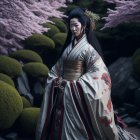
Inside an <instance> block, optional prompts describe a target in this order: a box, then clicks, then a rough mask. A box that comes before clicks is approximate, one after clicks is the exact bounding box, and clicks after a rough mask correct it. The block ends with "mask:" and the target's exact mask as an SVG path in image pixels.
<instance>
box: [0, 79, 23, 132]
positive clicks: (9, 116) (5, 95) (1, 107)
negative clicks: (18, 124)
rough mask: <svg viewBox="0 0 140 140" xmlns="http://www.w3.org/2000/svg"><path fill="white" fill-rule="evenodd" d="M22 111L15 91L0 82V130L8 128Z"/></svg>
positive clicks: (20, 100) (18, 96)
mask: <svg viewBox="0 0 140 140" xmlns="http://www.w3.org/2000/svg"><path fill="white" fill-rule="evenodd" d="M22 110H23V103H22V99H21V97H20V95H19V93H18V92H17V90H16V89H15V88H14V87H12V86H10V85H9V84H7V83H5V82H3V81H0V130H5V129H7V128H10V127H11V126H12V125H13V124H14V122H15V121H16V119H17V118H18V117H19V115H20V114H21V112H22Z"/></svg>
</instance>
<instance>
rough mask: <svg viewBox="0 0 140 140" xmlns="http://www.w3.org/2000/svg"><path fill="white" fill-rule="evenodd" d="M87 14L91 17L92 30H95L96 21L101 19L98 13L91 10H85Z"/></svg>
mask: <svg viewBox="0 0 140 140" xmlns="http://www.w3.org/2000/svg"><path fill="white" fill-rule="evenodd" d="M85 15H86V16H87V17H88V18H89V19H90V25H91V27H92V30H95V29H96V27H95V21H98V20H99V19H100V17H99V15H98V14H95V13H93V12H91V11H89V10H87V9H86V10H85Z"/></svg>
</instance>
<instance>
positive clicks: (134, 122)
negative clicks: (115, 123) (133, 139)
mask: <svg viewBox="0 0 140 140" xmlns="http://www.w3.org/2000/svg"><path fill="white" fill-rule="evenodd" d="M123 121H124V123H126V124H127V125H128V126H129V127H132V126H136V125H137V124H138V123H139V121H138V120H136V119H134V118H131V117H126V118H124V119H123Z"/></svg>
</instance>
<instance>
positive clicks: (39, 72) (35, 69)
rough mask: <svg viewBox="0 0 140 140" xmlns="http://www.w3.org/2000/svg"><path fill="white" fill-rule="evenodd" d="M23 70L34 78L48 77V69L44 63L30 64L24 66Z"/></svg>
mask: <svg viewBox="0 0 140 140" xmlns="http://www.w3.org/2000/svg"><path fill="white" fill-rule="evenodd" d="M23 70H24V71H25V72H26V73H27V74H29V75H31V76H33V77H46V76H47V75H48V71H49V69H48V67H47V66H46V65H44V64H42V63H37V62H30V63H27V64H25V65H24V66H23Z"/></svg>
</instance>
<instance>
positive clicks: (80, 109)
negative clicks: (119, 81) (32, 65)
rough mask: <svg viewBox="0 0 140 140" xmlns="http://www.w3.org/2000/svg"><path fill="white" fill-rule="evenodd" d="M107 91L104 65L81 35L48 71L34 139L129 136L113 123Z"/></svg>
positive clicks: (108, 82) (83, 139) (110, 139)
mask: <svg viewBox="0 0 140 140" xmlns="http://www.w3.org/2000/svg"><path fill="white" fill-rule="evenodd" d="M75 62H76V63H75ZM64 65H65V67H64ZM67 67H68V68H67ZM82 68H83V69H82ZM81 69H82V70H81ZM60 77H61V78H60ZM110 93H111V80H110V75H109V73H108V70H107V67H106V66H105V64H104V62H103V60H102V58H101V57H100V55H99V54H98V53H97V52H96V50H95V49H94V48H93V47H92V46H91V45H90V44H89V43H88V41H87V37H86V35H85V34H84V35H83V37H82V38H81V39H80V40H78V42H75V43H74V46H73V45H72V43H70V44H69V45H68V47H67V48H66V49H65V51H64V53H63V55H62V57H61V58H60V59H59V60H58V62H57V63H56V64H55V65H54V66H53V67H52V69H51V71H50V72H49V75H48V79H47V85H46V89H45V95H44V100H43V103H42V107H41V115H40V117H39V120H38V125H37V131H36V140H119V139H120V140H121V139H122V140H127V139H129V137H128V135H125V134H123V133H122V132H123V130H122V129H121V128H120V127H117V126H116V125H115V121H114V112H113V105H112V102H111V98H110Z"/></svg>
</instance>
